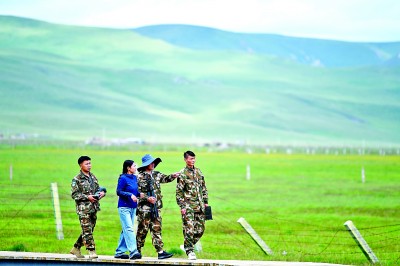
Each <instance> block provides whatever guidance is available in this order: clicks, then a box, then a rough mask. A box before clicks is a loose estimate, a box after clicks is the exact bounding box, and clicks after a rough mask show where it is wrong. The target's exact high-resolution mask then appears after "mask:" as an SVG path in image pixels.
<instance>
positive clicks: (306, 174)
mask: <svg viewBox="0 0 400 266" xmlns="http://www.w3.org/2000/svg"><path fill="white" fill-rule="evenodd" d="M186 149H193V150H194V151H195V152H196V155H197V163H196V165H197V166H198V167H200V168H201V169H202V171H203V173H204V174H205V177H206V183H207V187H208V190H209V199H210V200H209V203H210V205H211V206H212V209H213V218H214V219H213V220H212V221H207V223H206V232H205V235H204V236H203V238H202V239H201V245H202V252H199V253H198V257H199V258H204V259H225V260H231V259H237V260H271V261H310V262H326V263H338V264H351V265H368V264H369V263H368V260H367V258H366V257H365V256H364V254H363V253H362V251H361V250H360V249H359V248H358V246H357V245H356V243H355V241H354V240H353V239H352V237H351V236H350V234H349V233H348V232H347V231H346V229H345V227H344V226H343V224H344V223H345V222H346V221H348V220H351V221H353V223H354V224H355V226H356V227H357V228H358V230H359V231H360V233H361V234H362V235H363V237H364V238H365V239H366V241H367V242H368V244H369V245H370V247H371V248H372V250H373V251H374V253H375V255H376V256H377V257H378V259H379V260H380V262H381V263H382V265H398V264H399V263H400V246H399V245H398V243H399V231H400V223H399V218H400V211H399V207H400V205H399V198H400V174H399V167H400V159H399V156H394V155H392V156H380V155H327V154H324V155H321V154H320V155H305V154H291V155H289V154H279V153H270V154H266V153H245V152H240V151H236V152H235V151H232V152H211V151H208V150H207V149H205V148H202V149H200V148H193V147H190V148H189V147H184V146H182V147H179V148H176V149H171V150H165V149H163V148H160V147H152V146H131V147H121V148H103V149H101V148H88V147H80V148H78V147H59V148H55V147H43V146H42V147H40V146H17V145H16V146H6V145H2V146H0V158H1V161H0V186H1V189H0V200H1V202H2V204H0V250H20V251H32V252H54V253H68V252H69V250H70V249H71V247H72V246H73V243H74V241H75V240H76V238H77V237H78V235H79V231H80V226H79V222H78V219H77V215H76V213H75V208H74V202H73V200H72V199H71V197H70V182H71V179H72V178H73V176H74V175H75V174H76V173H77V172H78V171H79V167H78V165H77V162H76V161H77V158H78V157H79V156H80V155H84V154H85V155H89V156H90V157H91V158H92V165H93V168H92V171H93V173H94V174H95V175H96V176H97V177H98V179H99V182H100V185H102V186H105V187H106V188H107V189H108V194H107V196H106V197H105V198H104V199H103V200H102V201H101V207H102V210H101V211H100V212H99V213H98V223H97V225H96V229H95V232H94V237H95V241H96V244H97V252H98V253H99V254H102V255H113V254H114V251H115V248H116V244H117V241H118V237H119V233H120V229H121V228H120V224H119V217H118V213H117V207H116V206H117V196H116V194H115V188H116V183H117V178H118V176H119V173H120V172H121V167H122V162H123V161H124V160H125V159H134V160H135V161H136V162H137V163H138V164H139V165H140V163H141V162H140V158H141V156H142V155H144V154H145V153H151V154H152V155H153V156H157V157H161V158H162V160H163V162H162V163H161V164H160V165H159V166H158V167H157V170H159V171H161V172H163V173H172V172H174V171H177V170H179V169H181V168H182V167H183V166H184V161H183V158H182V153H183V151H184V150H186ZM10 166H12V179H10ZM248 166H249V167H250V179H249V180H248V179H247V178H246V172H247V167H248ZM362 169H364V173H365V182H364V183H363V182H362V178H361V176H362V174H361V173H362ZM53 182H56V183H57V184H58V190H59V197H60V202H61V212H62V224H63V233H64V239H63V240H58V239H57V235H56V226H55V221H54V210H53V206H52V197H51V190H50V184H51V183H53ZM162 190H163V195H164V198H163V201H164V208H163V210H162V213H163V240H164V243H165V249H166V250H169V251H172V252H174V253H175V256H176V257H182V258H184V257H185V256H184V254H183V253H182V252H181V251H180V250H179V245H180V244H182V243H183V237H182V229H181V221H180V215H179V209H178V207H177V205H176V202H175V193H174V192H175V182H172V183H169V184H164V185H163V186H162ZM241 217H243V218H245V219H246V221H247V222H249V223H250V224H251V226H252V227H253V228H254V229H255V230H256V232H257V233H258V234H259V235H260V236H261V238H262V239H263V240H264V241H265V242H266V244H267V245H268V246H269V247H270V248H271V250H272V251H273V254H272V255H266V254H265V253H264V252H263V251H262V250H261V249H260V248H259V247H258V246H257V244H256V243H255V242H254V241H253V240H252V239H251V237H250V236H249V235H248V234H247V233H246V232H245V231H244V229H243V228H242V227H241V225H240V224H239V223H238V222H237V220H238V219H239V218H241ZM143 254H144V256H150V257H155V256H156V253H155V251H154V248H153V247H152V245H151V238H150V236H148V238H147V242H146V245H145V248H144V250H143Z"/></svg>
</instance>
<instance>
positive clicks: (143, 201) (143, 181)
mask: <svg viewBox="0 0 400 266" xmlns="http://www.w3.org/2000/svg"><path fill="white" fill-rule="evenodd" d="M174 180H175V177H174V176H172V175H165V174H163V173H161V172H158V171H153V172H152V173H147V172H139V174H138V187H139V192H140V193H144V198H140V199H139V204H138V210H139V211H150V210H151V203H150V202H148V201H147V199H148V198H149V197H150V196H149V194H151V191H150V186H149V183H151V184H152V189H153V190H152V191H153V192H154V195H155V197H156V199H157V201H156V204H157V208H158V209H161V208H162V207H163V202H162V198H163V196H162V194H161V183H169V182H172V181H174Z"/></svg>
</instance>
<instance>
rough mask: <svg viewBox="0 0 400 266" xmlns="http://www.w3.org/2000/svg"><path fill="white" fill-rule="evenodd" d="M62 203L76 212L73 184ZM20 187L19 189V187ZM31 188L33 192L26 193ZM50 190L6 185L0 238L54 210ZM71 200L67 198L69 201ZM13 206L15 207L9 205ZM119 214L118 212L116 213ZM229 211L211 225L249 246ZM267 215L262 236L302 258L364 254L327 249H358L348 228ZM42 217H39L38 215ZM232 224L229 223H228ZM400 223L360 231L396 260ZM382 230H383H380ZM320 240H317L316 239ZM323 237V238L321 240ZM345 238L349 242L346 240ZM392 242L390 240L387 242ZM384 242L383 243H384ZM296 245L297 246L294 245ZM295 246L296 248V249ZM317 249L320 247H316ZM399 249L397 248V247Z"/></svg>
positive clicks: (169, 205) (170, 199) (231, 204)
mask: <svg viewBox="0 0 400 266" xmlns="http://www.w3.org/2000/svg"><path fill="white" fill-rule="evenodd" d="M59 188H60V189H59V192H61V193H60V199H61V200H62V201H61V206H64V208H63V209H62V214H63V216H64V215H67V216H68V215H73V214H76V212H75V209H74V208H71V209H66V206H70V207H71V206H74V203H73V201H72V199H71V196H70V187H69V186H60V187H59ZM17 189H18V190H17ZM27 191H29V192H30V193H27ZM49 192H50V186H43V185H42V186H40V185H35V186H31V185H29V186H28V185H18V186H6V187H5V189H2V191H1V194H0V201H2V202H3V203H2V206H3V207H4V208H7V212H2V213H0V220H1V219H6V222H5V223H4V224H3V226H2V227H1V228H0V232H1V233H0V239H1V236H2V235H7V233H8V231H9V225H10V224H11V223H12V222H13V220H15V218H16V217H21V216H24V215H25V216H28V217H29V216H31V215H32V214H36V211H35V210H36V208H37V209H39V210H40V214H45V215H48V214H50V213H53V206H52V204H50V205H48V206H47V207H43V206H42V204H43V201H45V200H47V201H49V202H51V200H52V196H51V193H49ZM43 193H48V194H47V195H43ZM108 198H111V199H115V201H116V199H117V198H118V197H117V196H116V195H109V197H108ZM67 200H68V201H67ZM213 200H217V201H224V203H225V204H227V206H228V208H242V209H244V208H245V206H244V205H243V204H241V203H240V202H237V201H236V200H235V201H233V200H230V199H227V198H225V197H224V198H222V197H218V196H215V197H213ZM32 201H37V202H40V206H38V207H35V210H32V209H26V207H27V206H28V205H29V204H30V203H32ZM115 201H114V202H112V203H111V202H110V201H108V202H104V204H102V206H105V207H106V210H109V208H111V206H114V207H115V208H117V205H116V202H115ZM163 201H164V208H163V215H165V214H169V213H171V211H174V212H175V211H177V210H178V209H176V210H175V209H174V207H173V206H176V202H175V197H174V195H168V196H166V197H164V198H163ZM10 206H13V207H14V208H15V210H12V209H11V208H9V207H10ZM253 211H254V210H248V211H245V212H244V213H250V212H253ZM115 213H116V212H115ZM115 213H111V212H102V214H101V215H102V217H104V218H106V219H108V217H113V218H115ZM228 214H229V211H218V210H217V209H214V213H213V219H214V220H213V224H212V226H213V227H214V228H215V229H216V230H217V231H218V232H226V233H229V236H230V238H231V239H232V242H234V243H235V247H232V249H236V248H238V247H240V248H242V249H246V248H247V245H248V242H247V240H246V238H243V230H242V228H241V227H240V226H232V224H233V223H232V222H233V220H234V219H235V220H236V218H237V217H236V218H231V217H230V216H229V215H228ZM262 215H263V216H265V218H268V219H269V220H273V221H275V222H272V224H273V225H274V227H276V228H265V227H259V226H255V227H254V229H255V230H256V231H257V232H258V233H259V234H260V235H262V236H263V237H267V238H268V237H272V238H273V239H274V243H273V245H275V246H279V245H282V247H281V249H285V250H292V251H291V252H297V253H298V254H299V255H300V256H301V257H309V256H319V255H321V254H325V255H354V254H361V255H362V252H361V250H358V251H355V252H343V251H340V252H333V251H330V252H328V250H334V249H335V247H345V248H349V249H351V248H357V244H356V243H355V242H354V241H353V240H351V237H350V235H348V231H347V229H345V228H339V227H330V226H326V225H320V224H313V223H309V222H304V221H301V220H296V219H288V218H282V217H280V216H278V215H274V214H272V213H268V212H265V211H263V213H262ZM39 218H40V217H39ZM117 219H118V218H117ZM163 225H164V226H165V227H164V228H170V227H171V226H173V227H175V226H176V223H175V222H171V221H165V222H164V221H163ZM227 225H229V226H227ZM287 225H301V226H303V228H304V229H297V228H294V229H293V228H290V230H289V231H290V233H288V232H287V230H288V228H287ZM111 227H112V228H115V229H116V230H118V228H119V227H120V224H119V223H116V224H115V226H111ZM397 227H400V224H398V223H396V224H389V225H382V226H370V227H361V228H358V230H359V231H360V232H361V231H362V232H363V234H364V236H367V237H368V238H370V239H369V240H368V242H369V243H370V244H372V245H373V247H374V249H375V250H378V251H379V255H380V256H381V258H380V260H381V261H391V262H392V261H393V259H386V257H385V256H386V255H389V256H393V255H394V254H395V255H396V256H397V254H399V253H400V251H399V250H398V246H397V243H398V239H399V238H400V237H399V236H397V235H396V234H397V232H399V231H400V228H397ZM387 229H389V230H387ZM377 230H383V231H377ZM37 231H40V232H42V233H44V235H47V234H52V233H54V228H50V226H46V227H42V228H40V229H37V228H35V229H29V228H24V230H23V232H21V235H22V234H23V233H35V232H37ZM65 232H67V233H70V234H79V230H78V229H76V230H71V229H70V230H66V231H65ZM222 235H223V234H216V236H217V237H216V238H213V239H211V242H212V243H215V244H217V245H220V244H221V243H222V244H223V243H225V244H227V245H231V244H232V242H231V241H225V240H224V239H225V237H224V238H222ZM316 238H317V239H318V241H316V240H315V239H316ZM321 240H322V241H321ZM345 241H346V242H345ZM388 241H390V242H391V243H387V242H388ZM383 243H384V245H380V244H383ZM294 244H295V245H294ZM303 246H321V247H320V248H319V251H316V252H305V251H304V249H303ZM392 247H395V248H394V249H393V250H389V251H388V250H387V249H390V248H392ZM293 248H294V249H296V250H295V251H293ZM315 249H318V248H315ZM396 249H397V250H396ZM399 260H400V256H399V257H397V258H396V262H398V261H399Z"/></svg>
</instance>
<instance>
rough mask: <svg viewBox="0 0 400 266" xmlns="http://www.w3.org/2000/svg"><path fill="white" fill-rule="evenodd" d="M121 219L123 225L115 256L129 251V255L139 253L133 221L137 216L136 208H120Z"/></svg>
mask: <svg viewBox="0 0 400 266" xmlns="http://www.w3.org/2000/svg"><path fill="white" fill-rule="evenodd" d="M118 213H119V219H120V221H121V225H122V231H121V235H120V236H119V241H118V247H117V249H116V250H115V256H119V255H122V254H124V253H125V252H127V251H129V256H132V255H134V254H137V253H139V252H138V250H137V246H136V235H135V231H134V229H133V223H134V221H135V216H136V208H127V207H120V208H118Z"/></svg>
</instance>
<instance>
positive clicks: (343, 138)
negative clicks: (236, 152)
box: [0, 16, 400, 145]
mask: <svg viewBox="0 0 400 266" xmlns="http://www.w3.org/2000/svg"><path fill="white" fill-rule="evenodd" d="M399 99H400V67H399V66H396V64H393V65H390V66H389V65H388V66H382V65H380V66H369V67H347V68H316V67H312V66H309V65H305V64H298V63H294V62H292V61H290V60H283V59H282V58H280V57H276V56H271V55H266V54H263V53H260V54H258V53H242V52H239V51H232V50H229V49H226V50H223V49H220V50H215V49H214V50H207V49H201V50H199V49H188V48H182V47H180V46H175V45H172V44H170V43H166V42H164V41H160V40H155V39H153V38H148V37H145V36H142V35H140V34H138V33H135V32H133V31H132V30H115V29H104V28H89V27H73V26H63V25H55V24H50V23H45V22H39V21H36V20H30V19H23V18H16V17H7V16H0V135H3V136H9V135H13V134H17V133H19V134H28V135H29V134H38V135H39V136H42V137H44V136H46V137H48V138H54V139H75V140H84V139H87V138H90V137H93V136H100V137H102V136H105V137H106V138H128V137H137V138H142V139H144V140H145V141H150V142H151V141H154V142H156V141H165V142H190V143H203V142H211V141H219V142H233V143H251V144H254V143H262V144H270V143H275V144H276V143H279V144H282V143H289V144H299V143H300V144H304V143H306V144H310V143H311V144H323V145H325V144H338V145H342V144H352V145H353V144H358V145H359V144H360V143H361V142H362V143H366V144H397V145H398V144H399V143H400V134H399V133H398V132H400V124H399V123H398V121H400V101H399Z"/></svg>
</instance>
